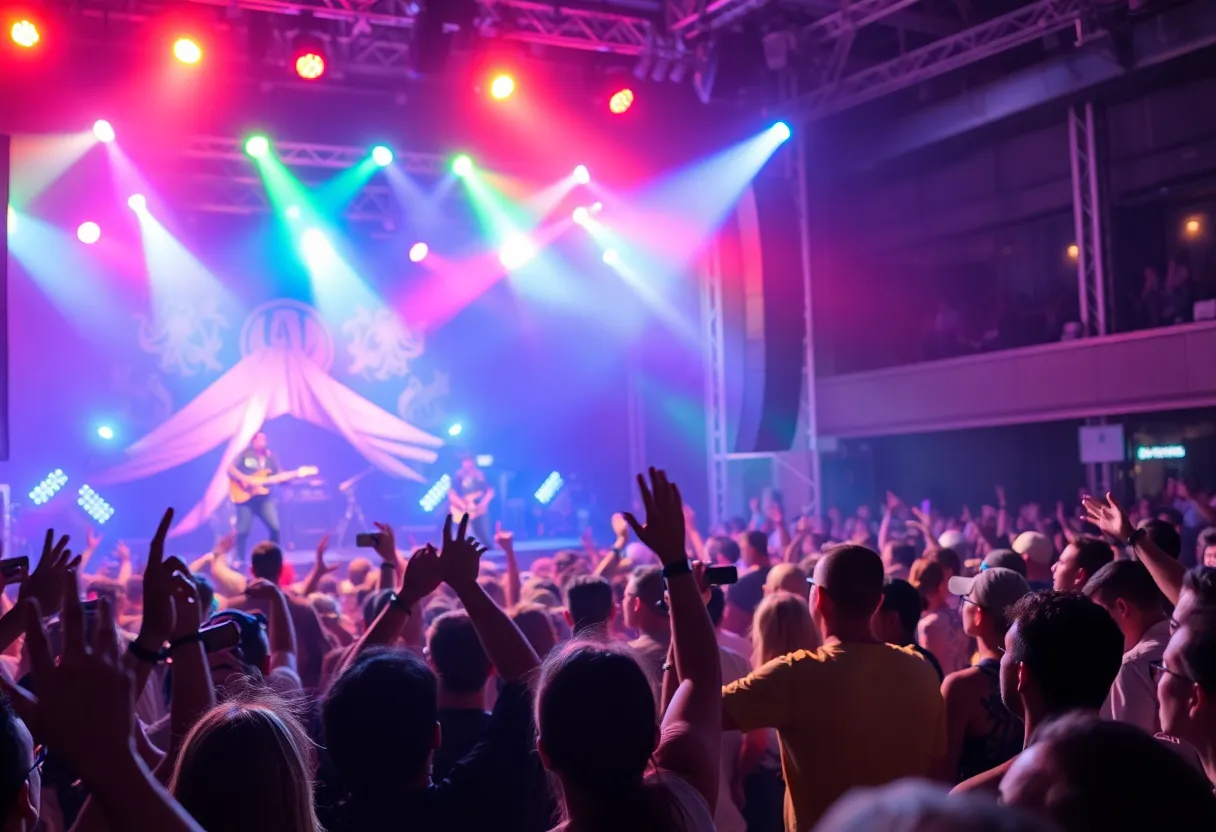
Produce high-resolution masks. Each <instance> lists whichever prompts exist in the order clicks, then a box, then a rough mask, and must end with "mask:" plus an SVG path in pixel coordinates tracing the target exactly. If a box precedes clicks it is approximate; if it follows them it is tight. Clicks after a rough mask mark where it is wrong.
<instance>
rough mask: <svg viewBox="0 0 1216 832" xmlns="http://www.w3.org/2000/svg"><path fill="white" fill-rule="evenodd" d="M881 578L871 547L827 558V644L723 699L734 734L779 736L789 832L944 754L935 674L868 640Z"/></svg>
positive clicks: (764, 670) (771, 665) (822, 605)
mask: <svg viewBox="0 0 1216 832" xmlns="http://www.w3.org/2000/svg"><path fill="white" fill-rule="evenodd" d="M883 578H884V575H883V565H882V560H881V559H880V558H879V557H878V555H877V554H875V553H874V552H872V551H871V550H869V549H866V548H863V547H861V546H842V547H839V548H837V549H834V550H832V551H830V552H828V553H827V554H826V555H824V557H823V558H822V559H821V560H820V561H819V564H818V565H817V566H816V567H815V577H814V586H813V588H812V589H811V609H812V613H813V616H814V620H815V623H816V625H817V626H818V628H819V631H820V632H821V633H822V635H823V637H824V646H823V647H821V648H820V649H819V650H817V651H813V652H812V651H808V650H799V651H797V652H794V653H790V654H787V655H785V656H781V657H778V658H776V659H773V660H772V661H770V662H767V663H766V664H765V665H764V666H762V667H760V668H757V669H756V670H755V671H753V672H752V674H751V675H749V676H748V677H747V678H745V679H741V680H739V681H737V682H734V683H732V684H730V685H727V686H726V688H725V690H724V691H723V694H724V695H723V705H724V708H725V713H726V725H727V727H733V728H738V729H740V730H743V731H753V730H756V729H758V728H776V729H777V733H778V735H779V736H780V737H781V756H782V769H783V771H784V773H785V781H786V787H787V791H786V812H785V817H786V829H787V830H789V832H800V830H806V829H810V828H811V827H812V826H813V825H814V824H815V822H816V821H817V820H818V819H819V817H820V816H821V815H822V814H823V813H824V812H825V811H826V810H827V808H828V807H829V806H830V805H831V804H832V802H833V801H834V800H836V798H838V797H839V796H840V795H842V794H844V793H845V792H846V791H848V790H849V789H850V788H852V787H854V786H859V785H880V784H882V783H886V782H890V781H892V780H896V779H898V778H900V777H910V776H924V775H926V774H927V773H928V771H929V767H930V764H931V762H932V761H933V760H935V759H936V758H937V757H939V756H941V755H942V754H943V753H944V752H945V750H946V749H945V746H946V736H945V713H944V708H943V705H942V698H941V693H940V692H939V690H938V681H937V675H936V674H935V673H934V671H933V668H932V667H930V666H929V665H928V664H927V663H926V662H925V661H924V660H923V659H921V658H920V657H919V656H918V655H917V654H916V652H915V651H914V650H912V649H911V648H906V647H893V646H891V645H889V644H883V643H882V642H880V641H878V639H876V638H875V637H874V634H873V633H872V632H871V629H870V621H871V619H872V618H873V616H874V612H875V611H876V610H877V609H878V607H879V605H880V604H881V603H882V587H883ZM873 748H882V749H884V752H883V753H882V754H873V753H872V752H871V751H869V750H866V749H873Z"/></svg>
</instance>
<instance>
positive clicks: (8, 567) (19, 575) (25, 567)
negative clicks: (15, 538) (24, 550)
mask: <svg viewBox="0 0 1216 832" xmlns="http://www.w3.org/2000/svg"><path fill="white" fill-rule="evenodd" d="M29 574H30V559H29V558H27V557H19V558H5V559H4V560H0V575H3V576H4V582H5V583H6V584H19V583H21V582H22V581H24V580H25V579H26V578H27V577H29Z"/></svg>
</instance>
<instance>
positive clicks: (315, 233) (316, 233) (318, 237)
mask: <svg viewBox="0 0 1216 832" xmlns="http://www.w3.org/2000/svg"><path fill="white" fill-rule="evenodd" d="M300 250H301V251H302V252H303V253H304V259H305V260H307V261H309V262H310V263H315V262H317V261H318V260H323V259H324V258H326V257H328V256H329V255H331V254H333V247H332V246H331V245H330V244H329V240H327V239H325V234H324V233H322V231H321V230H320V229H319V228H309V229H308V230H306V231H305V232H304V233H303V234H301V235H300Z"/></svg>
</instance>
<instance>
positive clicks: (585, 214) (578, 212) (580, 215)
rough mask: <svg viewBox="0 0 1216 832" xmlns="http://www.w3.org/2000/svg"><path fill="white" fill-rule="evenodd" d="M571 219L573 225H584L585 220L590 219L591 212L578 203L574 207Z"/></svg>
mask: <svg viewBox="0 0 1216 832" xmlns="http://www.w3.org/2000/svg"><path fill="white" fill-rule="evenodd" d="M573 219H574V224H575V225H586V224H587V220H589V219H591V212H590V211H588V210H587V209H586V208H585V207H584V206H582V205H580V206H578V207H577V208H575V209H574V215H573Z"/></svg>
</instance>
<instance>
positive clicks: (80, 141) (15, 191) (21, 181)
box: [9, 130, 97, 208]
mask: <svg viewBox="0 0 1216 832" xmlns="http://www.w3.org/2000/svg"><path fill="white" fill-rule="evenodd" d="M95 144H97V139H96V138H94V136H93V131H92V130H82V131H81V132H79V133H60V134H54V135H16V136H13V140H12V144H11V145H10V154H11V156H12V161H13V165H12V178H11V180H10V181H9V189H10V192H11V197H10V199H11V201H12V203H13V205H15V206H17V208H24V207H25V206H27V205H29V204H30V202H31V200H33V199H34V198H35V197H37V196H38V195H39V194H41V193H42V192H43V191H44V190H46V189H47V187H48V186H50V185H51V184H52V183H53V182H55V180H57V179H58V178H59V177H60V176H62V175H63V174H64V173H65V172H66V171H67V170H68V169H69V168H71V167H72V166H73V165H75V164H76V163H77V162H78V161H80V158H81V157H82V156H84V154H85V153H87V152H88V151H89V149H90V148H91V147H93V145H95Z"/></svg>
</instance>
